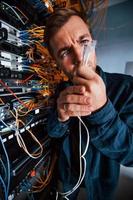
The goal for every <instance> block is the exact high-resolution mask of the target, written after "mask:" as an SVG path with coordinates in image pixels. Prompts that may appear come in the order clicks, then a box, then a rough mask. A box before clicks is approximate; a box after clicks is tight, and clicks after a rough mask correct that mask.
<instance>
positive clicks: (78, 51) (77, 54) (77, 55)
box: [73, 44, 83, 65]
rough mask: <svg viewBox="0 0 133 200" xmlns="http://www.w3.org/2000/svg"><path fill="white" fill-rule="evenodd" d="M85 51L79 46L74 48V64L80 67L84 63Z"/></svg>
mask: <svg viewBox="0 0 133 200" xmlns="http://www.w3.org/2000/svg"><path fill="white" fill-rule="evenodd" d="M82 54H83V50H82V47H81V46H80V45H79V44H77V45H75V46H74V47H73V64H76V65H79V64H80V63H81V61H82Z"/></svg>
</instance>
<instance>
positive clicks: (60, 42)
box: [50, 16, 91, 48]
mask: <svg viewBox="0 0 133 200" xmlns="http://www.w3.org/2000/svg"><path fill="white" fill-rule="evenodd" d="M85 34H88V35H89V36H90V37H91V35H90V32H89V29H88V26H87V24H86V23H85V22H84V21H83V20H82V19H81V18H80V17H78V16H72V17H70V19H69V20H68V21H67V22H66V23H65V24H64V25H63V26H62V27H61V28H60V29H59V30H58V31H57V33H56V34H55V35H54V36H53V37H52V38H51V40H50V45H51V47H52V48H55V47H56V48H61V47H63V46H65V45H70V44H69V43H72V42H74V40H78V39H79V38H80V37H81V36H82V35H85Z"/></svg>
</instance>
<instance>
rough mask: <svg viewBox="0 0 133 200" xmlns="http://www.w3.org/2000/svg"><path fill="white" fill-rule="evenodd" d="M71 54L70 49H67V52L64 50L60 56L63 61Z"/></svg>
mask: <svg viewBox="0 0 133 200" xmlns="http://www.w3.org/2000/svg"><path fill="white" fill-rule="evenodd" d="M70 52H71V51H70V49H66V50H64V51H63V52H61V54H60V57H61V59H63V58H64V57H66V56H67V55H69V54H70Z"/></svg>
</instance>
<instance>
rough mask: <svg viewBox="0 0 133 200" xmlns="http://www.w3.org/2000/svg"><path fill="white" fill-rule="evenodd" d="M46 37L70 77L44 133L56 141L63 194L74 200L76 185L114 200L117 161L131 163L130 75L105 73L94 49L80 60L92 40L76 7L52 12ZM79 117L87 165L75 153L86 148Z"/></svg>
mask: <svg viewBox="0 0 133 200" xmlns="http://www.w3.org/2000/svg"><path fill="white" fill-rule="evenodd" d="M46 39H47V44H48V48H49V51H50V53H51V55H52V56H53V57H54V58H55V60H56V62H57V64H58V65H59V66H60V68H61V69H62V70H63V71H64V73H65V74H66V75H67V76H68V77H69V81H68V82H67V83H62V84H61V85H60V87H59V90H58V92H57V93H58V94H57V104H56V107H55V108H53V109H52V110H51V115H50V116H49V120H48V134H49V135H50V136H51V137H54V138H59V140H60V147H59V148H60V154H59V173H60V180H61V182H62V187H63V192H65V193H64V194H62V196H64V199H73V200H76V197H77V194H78V191H79V185H80V186H82V187H85V189H86V191H87V200H111V199H114V197H113V194H114V191H115V188H116V186H117V183H118V178H119V171H120V164H122V165H126V166H133V78H132V77H131V76H126V75H122V74H110V73H105V72H103V71H102V69H101V68H100V67H98V66H96V55H95V51H93V50H92V51H91V53H90V57H89V61H88V63H87V65H86V64H84V62H83V56H84V55H83V54H84V53H83V52H84V49H85V46H92V43H93V39H92V36H91V33H90V29H88V27H87V24H86V22H85V20H84V19H83V18H82V17H81V16H80V15H79V14H78V13H77V12H76V11H74V10H70V9H60V10H57V11H55V13H53V15H52V16H51V17H50V18H49V21H48V23H47V29H46ZM77 116H80V117H81V118H80V119H81V120H83V122H84V126H86V128H87V129H88V131H89V136H90V142H89V147H88V149H87V152H86V154H85V156H84V157H85V160H86V167H85V161H83V160H84V159H83V160H81V159H82V158H81V157H82V156H81V154H80V156H79V143H80V140H81V146H82V152H84V150H85V148H86V143H87V133H86V128H85V127H84V126H83V125H82V127H81V128H82V129H81V130H78V129H79V128H80V126H79V118H78V117H77ZM80 131H81V135H82V139H80V138H79V132H80ZM80 161H81V163H80V164H81V165H80V164H79V162H80ZM81 168H82V169H84V170H82V172H81ZM84 172H85V176H83V173H84ZM81 173H82V174H81ZM80 175H81V176H80ZM81 177H83V181H82V180H81V179H82V178H81ZM77 182H78V183H79V184H78V187H77Z"/></svg>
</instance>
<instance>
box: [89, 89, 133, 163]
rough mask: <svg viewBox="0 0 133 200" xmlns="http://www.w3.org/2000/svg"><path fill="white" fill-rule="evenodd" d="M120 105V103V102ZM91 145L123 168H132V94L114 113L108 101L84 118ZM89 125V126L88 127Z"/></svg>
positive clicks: (131, 93) (132, 93) (113, 108)
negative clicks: (123, 166) (119, 110)
mask: <svg viewBox="0 0 133 200" xmlns="http://www.w3.org/2000/svg"><path fill="white" fill-rule="evenodd" d="M121 103H122V102H121ZM86 120H87V124H88V127H91V128H89V130H90V138H91V142H92V143H93V145H94V146H95V147H96V148H97V149H98V150H99V151H100V152H102V153H103V154H104V155H106V156H108V157H109V158H111V159H115V160H116V161H117V162H119V163H121V164H123V165H125V166H133V92H132V91H131V92H130V95H129V96H127V100H126V102H125V103H124V104H123V105H122V106H121V112H118V111H116V109H115V107H114V105H113V104H112V102H111V101H110V100H108V102H107V103H106V105H105V106H104V107H103V108H102V109H100V110H99V111H98V112H96V113H93V114H92V115H90V116H88V117H87V118H86ZM89 125H91V126H89Z"/></svg>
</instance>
